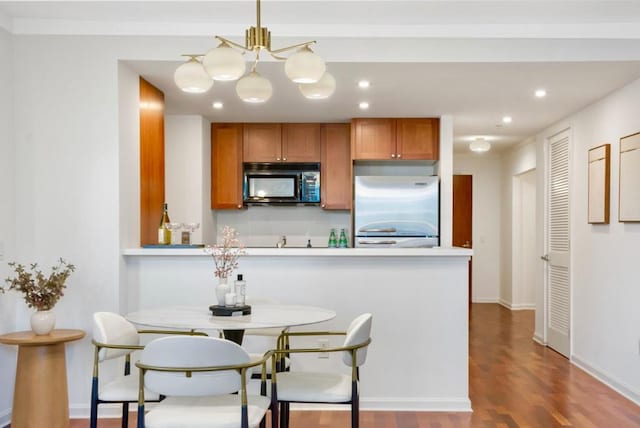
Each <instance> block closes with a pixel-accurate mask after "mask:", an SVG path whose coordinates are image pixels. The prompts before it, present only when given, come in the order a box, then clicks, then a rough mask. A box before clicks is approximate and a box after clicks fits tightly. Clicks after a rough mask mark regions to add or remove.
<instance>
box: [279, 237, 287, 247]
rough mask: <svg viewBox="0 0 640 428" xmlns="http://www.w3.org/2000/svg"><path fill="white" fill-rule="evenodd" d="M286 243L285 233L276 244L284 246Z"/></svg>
mask: <svg viewBox="0 0 640 428" xmlns="http://www.w3.org/2000/svg"><path fill="white" fill-rule="evenodd" d="M285 245H287V237H286V236H285V235H282V237H281V238H280V240H279V241H278V243H277V244H276V247H278V248H283V247H284V246H285Z"/></svg>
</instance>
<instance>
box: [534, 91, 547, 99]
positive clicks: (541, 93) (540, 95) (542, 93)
mask: <svg viewBox="0 0 640 428" xmlns="http://www.w3.org/2000/svg"><path fill="white" fill-rule="evenodd" d="M546 96H547V91H545V90H544V89H536V98H544V97H546Z"/></svg>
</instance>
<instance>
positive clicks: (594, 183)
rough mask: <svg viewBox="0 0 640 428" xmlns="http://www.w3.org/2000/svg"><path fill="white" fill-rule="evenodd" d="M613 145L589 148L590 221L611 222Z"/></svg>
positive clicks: (588, 214) (597, 222)
mask: <svg viewBox="0 0 640 428" xmlns="http://www.w3.org/2000/svg"><path fill="white" fill-rule="evenodd" d="M610 165H611V145H610V144H603V145H601V146H598V147H594V148H592V149H589V190H588V194H589V198H588V199H589V208H588V213H587V218H588V222H589V223H591V224H609V201H610V197H609V188H610V175H611V173H610Z"/></svg>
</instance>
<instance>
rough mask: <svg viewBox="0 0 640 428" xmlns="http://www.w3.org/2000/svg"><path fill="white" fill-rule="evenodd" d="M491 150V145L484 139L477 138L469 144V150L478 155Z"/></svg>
mask: <svg viewBox="0 0 640 428" xmlns="http://www.w3.org/2000/svg"><path fill="white" fill-rule="evenodd" d="M490 148H491V144H490V143H489V142H488V141H487V140H485V139H484V138H476V139H475V140H473V141H472V142H471V144H469V150H471V151H472V152H477V153H483V152H488V151H489V149H490Z"/></svg>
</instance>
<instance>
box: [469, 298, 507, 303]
mask: <svg viewBox="0 0 640 428" xmlns="http://www.w3.org/2000/svg"><path fill="white" fill-rule="evenodd" d="M499 302H500V299H498V298H497V297H476V298H475V299H471V303H499Z"/></svg>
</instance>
